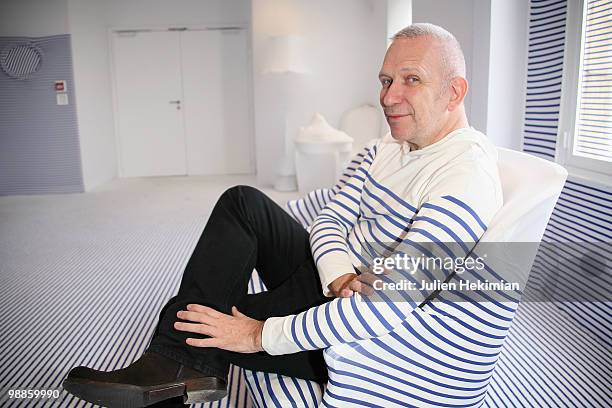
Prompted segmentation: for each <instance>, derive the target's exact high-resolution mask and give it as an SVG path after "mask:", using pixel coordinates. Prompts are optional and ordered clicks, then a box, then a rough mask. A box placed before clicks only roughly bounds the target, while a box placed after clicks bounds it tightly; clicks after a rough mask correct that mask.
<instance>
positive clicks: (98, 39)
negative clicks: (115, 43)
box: [54, 0, 250, 191]
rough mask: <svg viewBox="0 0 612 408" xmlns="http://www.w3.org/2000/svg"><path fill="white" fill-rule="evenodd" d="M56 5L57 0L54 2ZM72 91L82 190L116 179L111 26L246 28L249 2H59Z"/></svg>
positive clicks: (144, 0) (192, 0) (211, 0)
mask: <svg viewBox="0 0 612 408" xmlns="http://www.w3.org/2000/svg"><path fill="white" fill-rule="evenodd" d="M54 1H57V0H54ZM63 1H67V2H68V13H67V14H68V23H69V28H70V34H71V35H72V51H73V61H74V73H75V82H76V86H75V90H76V92H77V95H76V99H77V101H76V102H77V111H78V120H79V133H80V142H81V156H82V163H83V179H84V183H85V190H86V191H90V190H92V189H93V188H95V187H96V186H98V185H101V184H103V183H105V182H106V181H109V180H111V179H112V178H114V177H116V176H117V173H118V171H117V153H118V152H117V146H116V137H115V129H114V121H113V103H112V86H111V71H110V58H111V55H110V52H111V51H110V48H109V47H110V45H109V37H108V30H109V29H110V28H124V29H125V28H142V27H154V26H168V25H178V26H180V25H225V24H248V22H249V18H250V2H249V0H232V1H226V0H177V1H167V0H106V1H103V2H102V1H98V0H63Z"/></svg>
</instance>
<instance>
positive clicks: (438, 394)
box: [263, 128, 514, 406]
mask: <svg viewBox="0 0 612 408" xmlns="http://www.w3.org/2000/svg"><path fill="white" fill-rule="evenodd" d="M405 150H406V149H405V146H402V145H400V144H398V143H396V142H395V141H394V140H393V139H392V138H391V137H390V136H387V137H386V138H384V139H382V140H378V141H375V142H372V143H371V144H370V145H369V146H368V148H367V149H366V154H365V155H364V157H363V159H362V160H361V161H360V162H358V163H355V166H354V167H353V170H354V172H353V174H352V175H351V176H350V177H349V178H348V179H346V180H345V182H344V183H343V185H342V188H340V189H339V191H337V192H336V194H334V196H333V198H332V199H331V201H330V202H329V203H327V205H326V206H325V208H324V209H323V210H321V211H320V213H319V214H318V216H317V218H316V219H315V221H314V223H313V224H312V227H311V231H310V235H311V247H312V251H313V256H314V259H315V261H316V264H317V268H318V270H319V274H320V277H321V282H322V284H323V289H324V290H327V285H328V284H329V283H330V282H332V281H333V280H334V279H335V278H337V277H338V276H340V275H343V274H345V273H353V272H354V268H355V267H361V266H364V265H365V266H369V259H371V258H372V256H375V255H376V254H374V255H372V253H371V252H372V251H376V249H375V248H378V247H381V248H386V249H387V253H389V252H388V251H389V250H390V251H391V252H393V251H394V250H397V248H401V251H402V252H410V251H411V250H412V251H414V255H416V254H417V253H421V252H422V251H423V248H424V247H427V248H429V249H431V250H432V252H434V251H436V250H437V251H438V253H443V252H445V251H448V247H447V246H446V245H445V244H444V243H448V242H459V243H462V244H461V247H462V248H464V249H465V251H469V250H470V248H471V246H472V245H473V244H471V243H474V242H475V241H477V240H478V239H479V238H480V236H481V235H482V234H483V233H484V231H485V230H486V224H487V223H488V222H489V221H490V219H491V218H492V217H493V215H494V214H495V212H496V211H497V210H498V209H499V208H500V207H501V202H502V197H501V186H500V182H499V178H498V175H497V166H496V153H495V149H494V147H493V146H492V145H491V144H490V143H489V142H488V140H487V139H486V137H485V136H484V135H482V134H481V133H479V132H477V131H475V130H473V129H471V128H466V129H459V130H457V131H455V132H452V133H451V134H449V135H448V136H447V137H445V138H444V139H442V140H441V141H439V142H437V143H435V144H433V145H430V146H428V147H426V148H424V149H421V150H417V151H412V152H407V151H405ZM376 244H378V245H376ZM366 254H369V255H368V256H365V255H366ZM378 255H382V254H378ZM455 255H459V254H455ZM420 273H421V274H422V276H421V279H427V278H431V279H434V278H436V279H444V276H440V277H432V276H429V275H427V274H426V271H421V272H420ZM428 294H429V293H427V292H426V291H421V292H411V297H409V298H405V299H406V301H404V302H391V301H389V302H366V301H364V300H363V298H362V296H361V295H359V294H356V295H355V296H353V297H350V298H344V299H334V300H332V301H330V302H328V303H326V304H324V305H321V306H318V307H314V308H311V309H309V310H307V311H305V312H303V313H300V314H297V315H292V316H283V317H273V318H270V319H268V320H267V321H266V323H265V326H264V331H263V347H264V349H265V350H266V351H267V352H268V353H270V354H286V353H293V352H297V351H301V350H310V349H319V348H323V349H325V358H326V362H327V364H328V367H329V372H330V381H329V384H328V387H327V389H326V393H325V395H324V398H323V402H322V403H323V405H329V406H334V405H335V406H338V405H341V406H346V405H350V403H351V402H352V403H354V404H356V405H364V403H363V400H364V398H366V397H367V399H366V400H370V399H371V400H372V401H376V402H374V403H372V404H365V405H373V406H376V405H380V406H393V405H398V406H406V405H414V406H424V405H425V406H427V405H431V406H433V405H441V406H464V405H477V404H478V402H479V401H482V399H483V398H484V395H485V389H486V384H487V382H488V379H489V377H490V375H491V372H492V368H493V365H494V364H495V361H496V360H497V356H498V353H499V347H501V343H502V342H503V339H504V338H505V334H506V331H507V329H508V327H509V323H510V321H511V319H512V316H513V313H514V308H512V307H507V306H504V305H503V304H483V303H479V304H475V303H461V304H444V303H442V304H440V303H437V304H436V306H434V305H427V306H426V307H425V308H423V309H418V308H416V306H417V305H418V304H420V302H421V301H422V300H423V299H424V298H425V297H426V296H427V295H428ZM448 315H451V316H453V317H454V318H453V319H452V320H448V319H445V317H448ZM456 402H461V403H459V404H456Z"/></svg>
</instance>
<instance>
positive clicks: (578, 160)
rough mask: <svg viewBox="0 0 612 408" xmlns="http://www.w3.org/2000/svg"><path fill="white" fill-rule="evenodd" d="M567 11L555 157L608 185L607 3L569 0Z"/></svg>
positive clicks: (611, 174)
mask: <svg viewBox="0 0 612 408" xmlns="http://www.w3.org/2000/svg"><path fill="white" fill-rule="evenodd" d="M567 13H568V14H567V25H566V41H567V46H566V52H565V53H566V55H565V65H564V83H563V90H562V92H563V94H562V95H563V96H562V107H561V112H562V115H561V117H560V121H559V122H560V123H559V132H560V135H559V140H560V142H561V146H560V148H559V149H558V156H557V159H558V161H559V162H561V163H562V164H564V165H565V166H566V167H568V168H569V170H570V173H574V174H575V175H578V176H580V175H582V176H583V177H587V178H589V179H592V180H593V181H603V182H604V183H605V184H612V1H610V0H569V1H568V2H567Z"/></svg>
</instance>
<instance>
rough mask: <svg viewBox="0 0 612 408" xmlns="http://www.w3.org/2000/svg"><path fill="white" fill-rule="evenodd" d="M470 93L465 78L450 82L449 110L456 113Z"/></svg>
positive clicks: (457, 78)
mask: <svg viewBox="0 0 612 408" xmlns="http://www.w3.org/2000/svg"><path fill="white" fill-rule="evenodd" d="M467 91H468V82H467V80H466V79H465V78H463V77H455V78H453V79H451V81H450V99H449V101H448V110H449V111H451V112H452V111H454V110H455V109H457V107H458V106H460V105H461V104H462V103H463V100H464V99H465V95H467Z"/></svg>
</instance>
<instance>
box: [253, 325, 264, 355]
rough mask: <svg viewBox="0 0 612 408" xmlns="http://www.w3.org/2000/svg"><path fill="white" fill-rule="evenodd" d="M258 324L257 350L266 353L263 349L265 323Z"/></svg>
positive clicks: (256, 332)
mask: <svg viewBox="0 0 612 408" xmlns="http://www.w3.org/2000/svg"><path fill="white" fill-rule="evenodd" d="M257 323H258V324H257V327H256V329H255V348H256V349H257V351H265V350H264V348H263V341H262V337H263V328H264V324H265V321H261V320H258V321H257Z"/></svg>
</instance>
